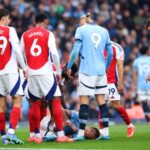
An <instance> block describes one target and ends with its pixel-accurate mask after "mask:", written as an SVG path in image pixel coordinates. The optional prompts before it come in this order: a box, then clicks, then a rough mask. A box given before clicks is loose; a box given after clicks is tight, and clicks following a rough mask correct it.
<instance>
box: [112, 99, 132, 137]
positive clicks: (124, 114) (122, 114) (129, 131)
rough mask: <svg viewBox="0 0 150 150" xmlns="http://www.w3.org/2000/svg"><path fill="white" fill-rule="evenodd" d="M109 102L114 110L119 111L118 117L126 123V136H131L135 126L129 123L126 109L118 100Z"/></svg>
mask: <svg viewBox="0 0 150 150" xmlns="http://www.w3.org/2000/svg"><path fill="white" fill-rule="evenodd" d="M111 102H112V105H113V107H114V108H115V110H116V111H117V112H118V113H119V115H120V117H121V118H122V119H123V121H124V122H125V123H126V125H127V137H132V136H133V135H134V132H135V127H134V126H133V124H132V123H131V120H130V118H129V116H128V113H127V111H126V110H125V108H124V107H123V106H121V105H120V101H119V100H114V101H111Z"/></svg>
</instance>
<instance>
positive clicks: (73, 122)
mask: <svg viewBox="0 0 150 150" xmlns="http://www.w3.org/2000/svg"><path fill="white" fill-rule="evenodd" d="M64 111H65V114H66V116H67V117H66V118H65V117H64V124H65V126H64V132H65V135H67V136H72V137H74V136H75V135H76V134H77V132H78V129H79V112H77V111H74V110H68V109H64ZM40 128H41V131H42V133H43V140H44V141H45V142H49V141H53V140H55V139H56V138H57V136H56V135H55V131H54V130H55V124H54V123H53V121H52V119H50V116H46V117H44V118H43V120H42V121H41V123H40ZM99 135H100V132H99V130H98V129H97V128H94V127H86V128H85V132H84V136H85V138H86V139H96V138H97V137H99Z"/></svg>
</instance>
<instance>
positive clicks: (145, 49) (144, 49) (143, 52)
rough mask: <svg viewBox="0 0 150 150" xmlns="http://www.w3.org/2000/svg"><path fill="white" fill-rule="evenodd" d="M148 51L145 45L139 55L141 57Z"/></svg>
mask: <svg viewBox="0 0 150 150" xmlns="http://www.w3.org/2000/svg"><path fill="white" fill-rule="evenodd" d="M148 50H149V47H148V46H146V45H145V46H143V47H141V49H140V53H141V54H142V55H145V54H147V52H148Z"/></svg>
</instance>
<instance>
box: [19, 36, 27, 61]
mask: <svg viewBox="0 0 150 150" xmlns="http://www.w3.org/2000/svg"><path fill="white" fill-rule="evenodd" d="M20 49H21V52H22V54H23V57H24V59H26V57H25V46H24V38H23V35H22V37H21V41H20Z"/></svg>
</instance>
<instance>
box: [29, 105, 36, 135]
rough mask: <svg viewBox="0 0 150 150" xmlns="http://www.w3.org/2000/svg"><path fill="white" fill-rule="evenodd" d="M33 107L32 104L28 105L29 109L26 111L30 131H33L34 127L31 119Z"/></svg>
mask: <svg viewBox="0 0 150 150" xmlns="http://www.w3.org/2000/svg"><path fill="white" fill-rule="evenodd" d="M33 113H34V112H33V109H32V106H31V107H29V111H28V121H29V128H30V133H31V132H34V130H35V128H34V121H33Z"/></svg>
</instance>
